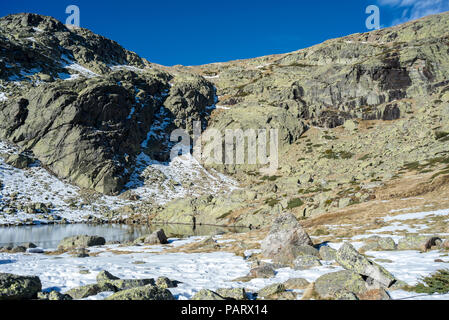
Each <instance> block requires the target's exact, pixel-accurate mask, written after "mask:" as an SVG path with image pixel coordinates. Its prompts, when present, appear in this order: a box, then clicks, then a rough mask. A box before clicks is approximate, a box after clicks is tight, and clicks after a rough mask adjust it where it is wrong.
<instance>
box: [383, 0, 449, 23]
mask: <svg viewBox="0 0 449 320" xmlns="http://www.w3.org/2000/svg"><path fill="white" fill-rule="evenodd" d="M377 3H378V4H379V5H380V6H388V7H393V8H397V9H402V14H401V16H400V17H398V18H396V19H395V20H394V21H393V23H392V25H397V24H400V23H404V22H407V21H410V20H415V19H419V18H422V17H425V16H428V15H431V14H436V13H440V12H444V11H448V10H449V0H377Z"/></svg>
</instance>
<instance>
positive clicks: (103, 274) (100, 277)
mask: <svg viewBox="0 0 449 320" xmlns="http://www.w3.org/2000/svg"><path fill="white" fill-rule="evenodd" d="M119 279H120V278H119V277H116V276H114V275H112V274H111V273H109V272H108V271H106V270H103V271H100V272H99V273H98V274H97V282H98V283H100V282H107V281H109V280H119Z"/></svg>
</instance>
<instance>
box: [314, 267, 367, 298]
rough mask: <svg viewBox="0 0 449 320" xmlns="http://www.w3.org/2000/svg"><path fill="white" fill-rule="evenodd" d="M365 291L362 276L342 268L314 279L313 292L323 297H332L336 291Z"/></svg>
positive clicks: (357, 292)
mask: <svg viewBox="0 0 449 320" xmlns="http://www.w3.org/2000/svg"><path fill="white" fill-rule="evenodd" d="M365 291H367V287H366V283H365V281H364V280H363V278H362V276H361V275H359V274H357V273H355V272H352V271H349V270H342V271H337V272H331V273H327V274H324V275H322V276H321V277H319V278H318V279H317V280H316V281H315V292H316V293H317V294H318V295H319V296H320V297H321V298H323V299H334V298H335V297H336V296H337V293H338V292H351V293H353V294H356V295H358V294H360V293H363V292H365Z"/></svg>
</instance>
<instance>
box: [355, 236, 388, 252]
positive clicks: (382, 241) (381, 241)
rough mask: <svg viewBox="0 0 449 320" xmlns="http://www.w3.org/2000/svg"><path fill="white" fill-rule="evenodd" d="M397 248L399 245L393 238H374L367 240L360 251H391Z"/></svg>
mask: <svg viewBox="0 0 449 320" xmlns="http://www.w3.org/2000/svg"><path fill="white" fill-rule="evenodd" d="M396 248H397V245H396V243H395V242H394V240H393V238H391V237H379V236H373V237H369V238H368V239H366V240H365V244H364V246H363V247H362V248H360V251H361V252H366V251H391V250H396Z"/></svg>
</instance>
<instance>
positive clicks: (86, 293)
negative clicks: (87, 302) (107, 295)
mask: <svg viewBox="0 0 449 320" xmlns="http://www.w3.org/2000/svg"><path fill="white" fill-rule="evenodd" d="M104 291H113V290H112V288H109V289H107V288H105V287H104V286H100V285H98V284H88V285H85V286H80V287H75V288H72V289H70V290H68V291H67V292H66V293H65V294H66V295H68V296H70V297H71V298H72V299H74V300H81V299H84V298H87V297H90V296H95V295H97V294H99V293H100V292H104Z"/></svg>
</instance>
